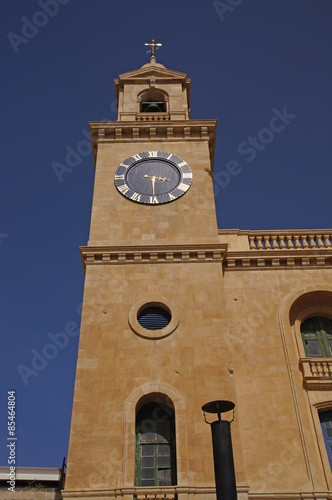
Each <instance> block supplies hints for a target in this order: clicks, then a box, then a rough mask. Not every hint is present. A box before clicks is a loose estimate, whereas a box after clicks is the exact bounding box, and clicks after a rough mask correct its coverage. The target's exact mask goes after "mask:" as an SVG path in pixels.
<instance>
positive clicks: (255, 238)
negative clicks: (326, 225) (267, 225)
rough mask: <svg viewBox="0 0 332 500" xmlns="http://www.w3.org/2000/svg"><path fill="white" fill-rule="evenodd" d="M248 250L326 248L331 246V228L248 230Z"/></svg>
mask: <svg viewBox="0 0 332 500" xmlns="http://www.w3.org/2000/svg"><path fill="white" fill-rule="evenodd" d="M248 239H249V247H250V250H326V249H331V247H332V230H331V229H329V230H320V231H317V230H312V231H307V230H302V231H289V230H287V231H249V232H248Z"/></svg>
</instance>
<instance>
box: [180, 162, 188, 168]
mask: <svg viewBox="0 0 332 500" xmlns="http://www.w3.org/2000/svg"><path fill="white" fill-rule="evenodd" d="M185 165H188V163H187V162H185V161H182V162H181V163H178V167H184V166H185Z"/></svg>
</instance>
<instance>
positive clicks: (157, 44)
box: [144, 39, 162, 61]
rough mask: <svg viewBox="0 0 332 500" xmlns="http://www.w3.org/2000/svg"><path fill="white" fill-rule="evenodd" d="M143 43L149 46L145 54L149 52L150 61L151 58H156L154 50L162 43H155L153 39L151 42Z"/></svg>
mask: <svg viewBox="0 0 332 500" xmlns="http://www.w3.org/2000/svg"><path fill="white" fill-rule="evenodd" d="M144 45H145V46H148V47H150V49H149V50H147V51H146V53H147V54H149V53H150V52H151V57H150V61H151V59H152V58H153V59H154V60H156V55H155V51H156V50H158V49H159V47H162V43H156V42H155V41H154V39H152V40H151V43H145V44H144Z"/></svg>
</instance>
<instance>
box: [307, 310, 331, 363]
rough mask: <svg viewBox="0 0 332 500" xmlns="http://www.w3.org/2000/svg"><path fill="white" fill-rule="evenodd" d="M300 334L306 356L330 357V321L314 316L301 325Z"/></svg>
mask: <svg viewBox="0 0 332 500" xmlns="http://www.w3.org/2000/svg"><path fill="white" fill-rule="evenodd" d="M301 334H302V340H303V345H304V350H305V353H306V356H309V357H323V358H326V357H331V356H332V321H331V320H330V319H328V318H323V317H321V316H316V317H314V318H308V319H307V320H305V321H303V323H302V324H301Z"/></svg>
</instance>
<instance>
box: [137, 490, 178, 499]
mask: <svg viewBox="0 0 332 500" xmlns="http://www.w3.org/2000/svg"><path fill="white" fill-rule="evenodd" d="M177 498H178V496H177V494H176V491H175V490H174V491H173V492H171V491H167V492H163V491H160V489H159V490H158V491H156V490H155V491H153V489H152V490H151V491H149V492H145V493H141V494H138V493H136V494H134V497H133V500H177Z"/></svg>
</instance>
